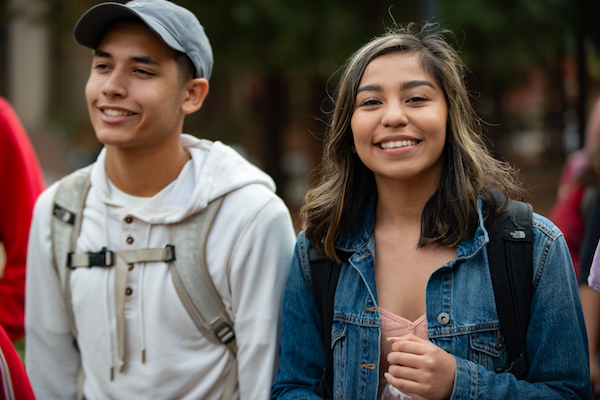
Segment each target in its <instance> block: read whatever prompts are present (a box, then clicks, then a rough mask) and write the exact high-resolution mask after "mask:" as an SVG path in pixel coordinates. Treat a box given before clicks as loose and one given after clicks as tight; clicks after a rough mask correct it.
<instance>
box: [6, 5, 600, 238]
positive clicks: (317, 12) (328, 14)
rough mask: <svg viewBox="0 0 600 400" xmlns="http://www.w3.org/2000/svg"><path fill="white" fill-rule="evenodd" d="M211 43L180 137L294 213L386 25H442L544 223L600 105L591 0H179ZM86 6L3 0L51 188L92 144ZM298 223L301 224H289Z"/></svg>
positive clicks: (19, 95) (488, 125) (27, 113)
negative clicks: (336, 108) (248, 176)
mask: <svg viewBox="0 0 600 400" xmlns="http://www.w3.org/2000/svg"><path fill="white" fill-rule="evenodd" d="M175 2H176V3H178V4H180V5H182V6H184V7H186V8H188V9H190V10H192V11H193V12H194V13H195V14H196V15H197V16H198V18H199V20H200V22H201V23H202V24H203V25H204V28H205V30H206V32H207V34H208V37H209V39H210V41H211V43H212V46H213V50H214V56H215V67H214V72H213V77H212V78H211V82H210V84H211V89H210V94H209V96H208V98H207V101H206V102H205V105H204V106H203V108H202V110H200V112H198V113H196V114H193V115H191V116H190V117H188V118H187V120H186V123H185V129H184V131H185V132H187V133H191V134H193V135H195V136H198V137H204V138H208V139H212V140H221V141H223V142H225V143H227V144H231V145H234V146H235V147H236V148H237V149H238V150H239V151H240V152H241V153H242V154H244V155H245V156H246V157H247V158H248V159H250V160H251V161H252V162H253V163H255V164H256V165H258V166H259V167H261V168H262V169H264V170H265V171H266V172H268V173H269V174H270V175H271V176H273V178H274V179H275V181H276V183H277V186H278V192H279V194H280V196H282V197H283V198H284V200H285V201H286V203H287V204H288V206H289V207H290V209H291V210H292V212H293V213H294V218H295V220H296V222H297V217H296V214H295V212H296V210H297V209H298V207H299V206H300V204H301V202H302V199H303V196H304V194H305V192H306V190H307V188H309V187H310V186H311V185H312V184H313V183H314V181H315V179H316V178H317V175H316V174H315V173H311V172H312V171H313V170H314V169H315V168H316V167H317V166H318V164H319V161H320V157H321V141H320V137H321V135H322V133H323V132H324V130H325V126H326V125H325V121H326V118H327V111H328V110H330V108H331V107H330V103H329V102H328V97H327V93H328V91H332V90H333V89H334V87H335V85H336V83H337V78H338V75H337V74H336V71H338V70H339V68H340V67H341V66H342V64H343V62H344V61H345V59H346V58H347V57H348V56H349V55H350V54H351V53H352V52H353V51H354V50H356V49H357V48H358V47H359V46H360V45H362V44H364V43H365V42H367V41H368V40H369V39H371V38H372V37H374V36H376V35H380V34H382V33H383V32H384V31H385V28H386V27H388V26H391V25H392V24H393V23H394V21H396V22H398V23H405V22H409V21H415V22H423V21H437V22H439V23H440V24H441V26H442V27H445V28H448V29H450V30H452V31H453V32H454V36H451V37H449V38H448V39H449V41H450V43H451V44H452V45H453V46H454V47H455V48H456V49H458V50H459V51H460V55H461V57H462V58H463V61H464V62H465V64H466V65H467V67H468V68H469V70H470V71H469V76H467V82H468V85H469V88H470V89H471V91H472V93H473V94H474V99H473V101H474V104H475V107H476V109H477V111H478V113H479V114H480V116H481V117H482V119H483V120H484V121H485V124H483V129H484V131H485V133H486V135H487V136H488V138H489V139H490V141H491V143H493V147H492V152H493V153H494V154H495V155H496V156H497V157H500V158H503V159H505V160H507V161H509V162H511V163H512V164H514V165H515V166H516V167H517V168H518V169H520V170H521V173H522V175H523V177H524V181H525V185H526V187H527V188H528V189H529V192H530V194H531V197H530V198H529V199H528V200H529V201H530V202H532V203H533V205H534V209H535V211H537V212H539V213H541V214H542V215H546V216H547V215H548V213H549V212H550V209H551V207H552V205H553V203H554V201H555V199H556V189H557V184H558V179H559V176H560V171H561V168H562V165H563V163H564V161H565V159H566V157H567V155H568V154H569V153H571V152H573V151H574V150H576V149H578V148H580V147H582V145H583V138H584V132H585V128H586V124H587V121H588V118H589V113H590V109H591V107H592V105H593V103H594V102H595V100H596V99H597V98H598V96H600V53H599V52H600V23H599V21H600V0H399V1H392V0H371V1H364V0H362V1H357V0H304V1H275V0H238V1H235V0H234V1H204V2H201V1H197V0H175ZM97 3H98V1H92V0H0V95H2V96H4V97H6V98H8V100H9V101H10V102H11V103H12V104H13V106H14V107H15V109H16V111H17V114H18V115H19V117H20V118H21V120H22V122H23V124H24V125H25V127H26V129H27V131H28V133H29V135H30V138H31V141H32V143H33V145H34V147H35V149H36V151H37V154H38V157H39V159H40V162H41V164H42V168H43V170H44V175H45V178H46V181H47V183H48V184H50V183H52V182H54V181H55V180H56V179H59V178H60V177H62V176H64V175H65V174H67V173H69V172H71V171H73V170H74V169H76V168H79V167H82V166H84V165H87V164H89V163H90V162H92V161H93V160H94V159H95V157H96V155H97V154H98V152H99V150H100V148H101V146H100V144H99V143H98V142H97V141H96V139H95V136H94V133H93V131H92V128H91V125H90V123H89V119H88V114H87V108H86V105H85V98H84V87H85V83H86V80H87V76H88V74H89V68H90V62H91V56H92V53H91V51H90V50H89V49H86V48H83V47H81V46H78V45H77V44H76V43H75V42H74V40H73V38H72V34H71V32H72V28H73V26H74V24H75V22H76V21H77V19H78V18H79V16H81V14H82V13H83V12H85V11H86V10H87V9H88V8H89V7H91V6H92V5H94V4H97ZM297 227H299V225H298V224H297Z"/></svg>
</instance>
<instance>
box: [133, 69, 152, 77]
mask: <svg viewBox="0 0 600 400" xmlns="http://www.w3.org/2000/svg"><path fill="white" fill-rule="evenodd" d="M134 72H135V73H137V74H142V75H149V76H153V75H154V74H153V73H152V72H148V71H146V70H145V69H139V68H138V69H136V70H134Z"/></svg>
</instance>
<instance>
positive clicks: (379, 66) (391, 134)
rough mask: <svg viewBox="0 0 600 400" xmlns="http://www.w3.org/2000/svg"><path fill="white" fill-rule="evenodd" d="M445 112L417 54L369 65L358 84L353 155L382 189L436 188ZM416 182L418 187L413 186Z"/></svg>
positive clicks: (442, 100) (389, 56) (395, 55)
mask: <svg viewBox="0 0 600 400" xmlns="http://www.w3.org/2000/svg"><path fill="white" fill-rule="evenodd" d="M447 118H448V107H447V104H446V99H445V97H444V92H443V91H442V89H441V88H440V86H439V85H438V84H437V82H436V81H435V80H434V79H433V77H431V76H430V75H429V74H428V73H426V72H425V70H423V68H422V67H421V62H420V60H419V56H418V55H417V54H415V53H404V52H394V53H388V54H384V55H382V56H379V57H377V58H375V59H374V60H372V61H371V62H370V63H369V64H368V65H367V68H366V69H365V72H364V74H363V76H362V78H361V80H360V83H359V86H358V91H357V95H356V99H355V104H354V113H353V115H352V120H351V127H352V133H353V137H354V145H355V148H356V152H357V153H358V156H359V157H360V159H361V161H362V162H363V163H364V164H365V166H366V167H367V168H369V169H370V170H371V171H373V173H374V175H375V181H376V182H377V184H378V185H379V184H380V183H384V182H389V183H391V182H392V181H398V180H411V181H415V180H418V182H423V183H425V182H429V183H437V181H438V178H439V177H440V175H441V172H442V168H443V158H442V152H443V149H444V145H445V142H446V121H447ZM415 182H417V181H415Z"/></svg>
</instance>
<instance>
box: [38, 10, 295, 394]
mask: <svg viewBox="0 0 600 400" xmlns="http://www.w3.org/2000/svg"><path fill="white" fill-rule="evenodd" d="M74 36H75V39H76V41H77V42H78V43H80V44H82V45H84V46H87V47H90V48H92V49H94V56H93V61H92V69H91V73H90V77H89V80H88V83H87V86H86V91H85V94H86V100H87V104H88V109H89V114H90V119H91V122H92V126H93V128H94V131H95V133H96V136H97V138H98V140H99V141H100V142H102V143H103V144H104V149H103V150H102V151H101V153H100V155H99V156H98V159H97V161H96V162H95V163H94V164H93V166H92V168H91V172H90V182H91V188H90V190H89V193H88V194H87V196H86V197H85V208H84V209H83V218H82V219H81V229H80V233H79V235H78V236H76V237H77V240H76V246H75V251H74V253H75V255H73V256H70V257H69V258H68V261H67V263H68V265H70V266H72V267H73V269H72V270H70V271H71V272H70V276H69V278H68V284H67V285H66V286H64V285H63V288H61V281H60V279H61V278H60V276H61V274H62V273H63V271H65V270H66V268H67V266H66V265H63V264H62V263H61V262H60V261H57V259H58V258H59V257H60V256H61V255H60V254H59V255H56V254H54V253H55V250H56V248H55V246H58V244H57V243H56V242H57V240H56V237H55V236H56V235H57V234H56V232H55V230H54V226H55V225H53V222H54V223H56V221H55V219H56V217H57V216H58V217H61V218H63V217H64V216H65V215H67V216H68V215H70V214H68V213H66V214H65V212H64V210H62V209H61V208H60V207H59V206H58V205H57V200H56V199H57V198H58V197H60V194H61V193H60V191H61V190H63V186H61V184H60V182H59V183H58V184H55V185H53V186H51V187H50V188H49V189H48V190H47V191H46V192H44V193H43V194H42V196H41V197H40V199H39V201H38V203H37V204H36V208H35V212H34V219H33V224H32V230H31V233H30V242H29V254H28V268H29V272H28V277H27V294H28V297H27V302H26V304H27V308H26V311H27V314H26V328H27V336H26V340H27V342H26V346H27V355H26V366H27V369H28V373H29V376H30V380H31V383H32V386H33V389H34V391H35V393H36V395H37V397H38V398H42V399H69V398H75V397H76V396H77V393H78V377H79V379H80V380H79V382H80V383H81V385H80V392H82V394H83V397H84V398H86V399H88V400H93V399H101V398H121V399H136V398H138V399H150V398H153V399H175V398H176V399H219V398H220V396H221V394H222V393H223V391H224V388H225V387H226V386H227V385H226V383H225V381H226V378H227V377H228V376H230V375H229V373H230V371H231V370H232V369H234V370H235V369H237V374H238V376H237V382H238V387H239V389H238V390H237V392H236V394H235V395H234V397H238V396H239V398H242V399H244V398H248V399H249V398H252V399H264V398H267V397H268V396H269V391H270V386H271V382H272V379H273V376H274V373H275V360H276V353H277V348H278V339H277V334H278V329H279V323H278V321H279V314H280V307H281V305H280V303H281V297H282V292H283V286H284V284H285V279H286V276H287V270H288V266H289V264H290V260H291V256H292V251H293V250H292V248H293V245H294V240H295V234H294V231H293V227H292V222H291V218H290V214H289V211H288V210H287V208H286V207H285V205H284V203H283V201H282V200H281V199H280V198H278V197H277V196H276V195H275V194H274V184H273V181H272V180H271V178H270V177H268V176H267V175H266V174H264V173H263V172H261V171H260V170H258V169H257V168H256V167H254V166H252V165H251V164H249V163H248V162H247V161H245V160H244V159H243V158H242V157H240V156H239V155H238V154H237V153H236V152H235V151H234V150H232V149H231V148H229V147H227V146H225V145H223V144H222V143H220V142H215V143H212V142H209V141H206V140H198V139H195V138H194V137H192V136H189V135H185V134H181V133H180V132H181V129H182V125H183V120H184V116H185V115H187V114H190V113H193V112H195V111H197V110H198V109H199V108H200V107H201V105H202V102H203V101H204V99H205V97H206V94H207V93H208V79H209V77H210V74H211V70H212V63H213V60H212V50H211V47H210V44H209V41H208V39H207V37H206V35H205V33H204V30H203V28H202V26H201V25H200V23H199V22H198V20H197V19H196V17H195V16H194V15H193V14H192V13H190V12H189V11H188V10H186V9H183V8H181V7H179V6H177V5H175V4H173V3H170V2H168V1H165V0H135V1H131V2H129V3H127V4H125V5H123V4H117V3H102V4H100V5H97V6H95V7H93V8H91V9H90V10H88V11H87V12H86V13H85V14H84V15H83V16H82V17H81V19H80V20H79V21H78V23H77V25H76V26H75V30H74ZM65 179H68V177H67V178H65ZM75 194H77V193H75ZM219 198H224V200H223V203H222V204H221V206H220V208H219V211H218V214H217V215H216V218H215V219H214V221H213V222H212V225H211V227H210V231H209V235H208V238H207V240H206V250H205V256H206V263H207V265H208V273H209V275H210V278H211V280H212V282H213V283H214V286H215V289H216V292H217V293H218V295H219V297H220V298H221V300H222V302H223V305H224V306H225V309H226V312H227V314H228V316H229V318H230V319H231V320H232V321H233V330H234V332H235V343H236V345H237V361H236V362H234V360H235V358H236V357H235V356H234V355H233V353H232V352H231V351H230V349H229V346H226V345H224V344H222V343H215V340H214V339H215V338H214V337H207V335H206V334H202V333H201V332H200V330H199V329H198V328H197V326H196V325H195V323H194V322H193V320H192V317H191V315H190V313H188V309H187V305H186V304H184V303H186V301H185V300H186V299H185V298H182V297H181V294H180V292H179V291H178V288H177V282H176V279H175V277H174V275H175V273H174V272H173V271H175V269H174V267H173V264H176V263H178V262H180V261H181V259H185V258H186V257H188V258H189V256H191V253H194V254H195V253H196V252H197V251H198V250H197V249H198V248H199V247H200V246H201V245H202V243H200V241H201V240H200V239H199V238H198V237H193V236H192V237H190V234H188V235H187V236H188V238H189V239H190V240H187V241H186V243H183V244H182V243H180V242H179V243H178V242H177V239H176V238H177V237H178V236H177V235H178V234H179V232H181V231H182V230H183V231H186V230H189V229H188V228H184V226H185V223H186V221H189V220H190V218H193V217H194V216H196V215H198V213H202V212H203V211H204V210H205V209H206V208H207V204H209V203H210V204H213V203H211V202H213V200H217V199H219ZM70 211H74V210H70ZM53 212H54V215H53ZM63 219H64V218H63ZM74 219H75V221H77V216H75V217H74ZM64 220H65V221H70V220H69V218H66V219H64ZM59 222H61V221H59ZM62 222H64V221H62ZM76 224H77V222H75V225H76ZM51 226H52V227H53V228H51ZM184 236H185V235H184ZM169 244H174V246H175V247H174V254H175V257H170V256H169V257H168V258H165V259H164V260H162V259H161V260H160V261H150V262H132V261H131V260H129V261H127V264H125V265H126V267H125V268H122V265H123V264H119V263H120V261H119V260H120V258H119V257H120V255H123V257H124V254H125V253H128V251H129V250H139V251H140V253H141V252H143V251H144V250H143V249H146V250H148V249H160V248H163V249H164V248H165V245H169ZM103 248H106V249H103ZM87 252H90V253H91V254H90V255H89V259H90V260H91V259H92V257H94V258H95V259H97V257H98V255H101V256H102V257H106V260H105V259H104V258H102V262H96V263H92V262H91V261H90V265H93V266H92V267H90V268H79V267H81V266H83V265H76V264H77V261H76V260H77V258H78V257H80V256H81V255H82V254H83V255H84V256H86V253H87ZM129 253H131V252H129ZM136 254H137V253H136ZM109 256H110V257H111V261H110V262H109V261H107V260H108V257H109ZM115 259H116V260H117V261H114V260H115ZM173 259H176V260H175V261H173ZM74 260H75V261H74ZM84 264H85V263H84ZM111 264H114V265H112V266H110V265H111ZM97 265H102V266H97ZM105 266H108V267H105ZM61 268H62V269H63V271H60V269H61ZM179 283H180V284H181V283H184V284H185V283H186V280H185V279H181V280H180V281H179ZM64 287H66V288H67V289H68V291H69V292H70V297H67V298H68V299H69V300H67V301H65V290H64ZM192 295H194V294H193V293H192ZM196 295H199V294H196ZM70 313H72V319H71V317H70ZM70 321H74V322H73V325H74V326H72V325H71V322H70ZM209 336H210V335H209ZM74 339H75V340H74ZM236 365H237V366H236ZM80 372H82V373H81V374H80Z"/></svg>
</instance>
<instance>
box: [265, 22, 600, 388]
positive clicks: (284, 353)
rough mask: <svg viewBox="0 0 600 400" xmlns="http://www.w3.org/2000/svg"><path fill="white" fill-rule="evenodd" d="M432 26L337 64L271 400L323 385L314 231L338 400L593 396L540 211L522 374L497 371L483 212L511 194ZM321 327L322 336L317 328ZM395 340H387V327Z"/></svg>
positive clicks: (558, 239)
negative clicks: (331, 274) (328, 266)
mask: <svg viewBox="0 0 600 400" xmlns="http://www.w3.org/2000/svg"><path fill="white" fill-rule="evenodd" d="M443 33H444V32H441V31H436V30H432V27H430V26H427V27H425V28H423V29H421V30H419V29H417V28H416V27H415V26H414V25H412V24H411V25H408V26H407V27H406V28H396V29H394V30H391V31H390V32H388V33H387V34H385V35H383V36H381V37H379V38H375V39H373V40H372V41H370V42H369V43H367V44H366V45H364V46H363V47H362V48H360V49H359V50H358V51H357V52H356V53H355V54H354V55H353V56H352V57H351V58H350V59H349V60H348V62H347V63H346V65H345V68H344V71H343V73H342V76H341V80H340V83H339V86H338V88H337V92H336V95H335V97H334V100H335V108H334V110H333V114H332V116H331V121H330V125H329V129H328V131H327V135H326V138H325V143H324V160H323V171H324V174H323V179H322V181H321V183H320V184H319V185H318V186H317V187H316V188H314V189H313V190H311V191H310V192H309V193H308V195H307V198H306V204H305V205H304V207H303V209H302V216H303V218H304V228H305V229H304V232H303V233H301V234H300V236H299V238H298V241H297V244H296V250H295V255H294V259H293V261H292V266H291V270H290V275H289V277H288V282H287V286H286V292H285V295H284V303H283V320H282V328H281V351H280V370H279V373H278V375H277V378H276V380H275V383H274V387H273V390H272V398H281V399H284V398H285V399H288V398H290V399H291V398H303V399H306V398H318V395H317V394H316V392H317V388H318V386H319V383H320V381H321V376H322V370H323V368H324V366H325V363H326V361H325V357H326V356H325V350H324V346H323V339H322V337H323V336H322V334H323V327H322V323H321V318H320V316H319V310H318V308H317V305H316V302H315V300H314V297H313V289H314V286H313V282H312V279H311V272H310V265H309V242H310V245H312V246H313V247H315V248H317V249H318V250H320V251H321V253H323V254H325V255H326V256H327V257H328V258H330V259H332V260H334V261H336V262H342V267H341V272H340V276H339V281H338V284H337V289H336V293H335V301H334V306H333V307H334V314H333V326H332V328H331V345H332V348H333V358H334V361H333V398H334V399H340V398H344V399H376V398H378V396H379V395H380V393H381V391H382V389H383V387H384V386H385V384H386V383H387V382H389V383H390V384H391V385H392V386H393V387H395V388H397V389H399V390H402V391H403V392H405V393H411V394H412V396H413V398H419V397H418V396H421V397H423V398H426V399H431V400H434V399H448V398H452V399H475V398H486V399H534V398H535V399H542V398H543V399H553V398H565V397H568V398H591V390H590V379H589V371H588V354H587V347H586V343H587V342H586V333H585V326H584V322H583V317H582V313H581V305H580V302H579V297H578V295H577V284H576V280H575V275H574V273H573V267H572V263H571V259H570V257H569V251H568V249H567V246H566V244H565V241H564V239H563V237H562V235H561V233H560V231H559V230H558V229H557V228H556V227H555V226H554V225H553V224H552V223H551V222H549V221H548V220H547V219H545V218H543V217H541V216H539V215H537V214H534V216H533V227H534V249H533V261H534V271H533V286H534V290H535V292H534V296H533V301H532V305H531V319H530V324H529V328H528V331H527V343H526V344H527V356H528V360H529V372H528V374H527V377H526V379H525V380H517V379H516V378H515V376H514V375H512V374H510V373H497V372H496V370H497V368H499V367H502V366H503V365H504V362H505V360H506V349H505V348H504V346H503V337H502V334H501V331H500V324H499V319H498V314H497V311H496V305H495V301H494V293H493V289H492V283H491V278H490V272H489V266H488V251H487V246H486V245H487V243H488V239H489V237H488V233H487V231H486V229H485V227H484V218H485V217H484V216H487V215H488V214H489V213H488V212H484V210H491V213H492V214H494V213H495V212H497V211H501V210H502V209H503V207H505V204H504V202H503V201H497V200H496V199H497V198H498V196H497V195H496V194H494V193H497V192H500V193H502V194H503V195H504V196H506V197H508V198H514V197H519V196H520V195H521V192H520V190H519V188H518V186H517V185H516V184H515V183H514V180H513V171H512V170H511V169H510V167H508V166H507V165H506V164H504V163H501V162H499V161H497V160H495V159H494V158H492V157H491V156H490V155H489V154H488V153H487V151H486V148H485V146H484V143H483V141H482V138H481V134H480V130H479V126H478V118H477V116H476V115H475V112H474V110H473V108H472V105H471V104H470V99H469V96H468V93H467V90H466V89H465V86H464V83H463V80H462V64H461V63H460V59H459V57H458V56H457V54H456V52H455V51H454V50H453V49H452V48H451V46H449V45H448V44H447V43H446V42H445V40H444V39H443V38H442V34H443ZM326 334H328V333H326ZM388 338H390V340H386V339H388Z"/></svg>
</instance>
